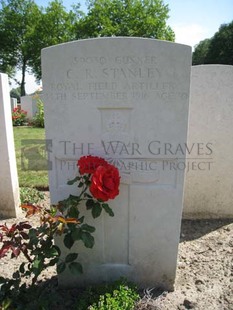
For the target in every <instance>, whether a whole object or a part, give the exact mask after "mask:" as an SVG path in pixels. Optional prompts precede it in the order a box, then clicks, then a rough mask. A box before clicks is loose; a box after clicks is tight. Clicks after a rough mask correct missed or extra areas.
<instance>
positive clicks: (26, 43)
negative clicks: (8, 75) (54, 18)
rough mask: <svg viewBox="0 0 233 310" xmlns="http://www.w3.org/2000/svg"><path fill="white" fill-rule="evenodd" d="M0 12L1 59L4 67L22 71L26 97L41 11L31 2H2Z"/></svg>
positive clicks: (22, 85)
mask: <svg viewBox="0 0 233 310" xmlns="http://www.w3.org/2000/svg"><path fill="white" fill-rule="evenodd" d="M1 4H2V10H1V11H0V38H1V42H3V45H2V47H1V57H2V63H3V64H4V67H5V68H6V67H8V68H15V67H17V69H19V70H21V72H22V80H21V84H20V85H21V95H25V72H26V68H27V65H28V62H29V59H30V58H31V53H32V51H33V48H34V47H33V42H32V38H33V36H34V30H35V25H36V24H37V23H38V22H39V20H40V10H39V8H38V6H37V5H36V4H35V3H34V2H33V1H31V0H8V1H7V2H5V1H2V2H1Z"/></svg>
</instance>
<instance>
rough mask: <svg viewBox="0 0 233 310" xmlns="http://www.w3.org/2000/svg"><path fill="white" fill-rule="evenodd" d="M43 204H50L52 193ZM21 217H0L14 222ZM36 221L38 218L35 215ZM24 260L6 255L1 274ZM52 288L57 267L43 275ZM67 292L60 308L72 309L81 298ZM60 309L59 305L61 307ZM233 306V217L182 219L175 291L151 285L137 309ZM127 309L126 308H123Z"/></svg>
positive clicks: (7, 273)
mask: <svg viewBox="0 0 233 310" xmlns="http://www.w3.org/2000/svg"><path fill="white" fill-rule="evenodd" d="M43 205H44V206H46V205H49V193H48V192H46V199H45V201H43ZM20 220H25V218H21V219H17V220H16V219H9V220H0V225H1V224H3V223H5V222H6V223H8V224H13V223H15V222H17V221H20ZM30 221H32V222H33V224H34V225H37V224H38V218H36V217H34V218H31V219H30ZM20 263H21V261H20V259H19V258H18V259H17V260H10V259H9V257H4V258H3V259H1V260H0V275H1V276H5V277H11V275H12V273H13V272H14V271H16V270H17V268H18V266H19V265H20ZM40 280H41V281H48V283H50V287H52V290H56V289H57V280H56V272H55V268H50V269H48V270H47V271H46V272H44V273H43V274H42V275H41V279H40ZM59 293H60V296H64V303H62V308H60V309H72V304H74V300H75V299H76V300H77V293H78V291H76V290H75V289H72V290H63V291H59ZM57 309H59V308H57ZM142 309H149V310H153V309H155V310H156V309H157V310H168V309H169V310H173V309H174V310H175V309H179V310H185V309H196V310H233V219H232V220H202V221H188V220H184V221H183V222H182V229H181V238H180V245H179V260H178V268H177V276H176V284H175V290H174V292H169V293H167V292H161V291H159V290H156V289H152V288H148V290H145V291H144V292H143V293H142V299H141V300H140V302H139V303H138V304H137V305H136V307H135V310H142ZM122 310H124V309H122Z"/></svg>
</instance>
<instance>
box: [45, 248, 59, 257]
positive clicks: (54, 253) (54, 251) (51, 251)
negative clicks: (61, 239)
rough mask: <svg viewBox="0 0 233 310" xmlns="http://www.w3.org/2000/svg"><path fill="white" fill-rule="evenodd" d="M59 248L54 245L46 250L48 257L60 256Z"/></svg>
mask: <svg viewBox="0 0 233 310" xmlns="http://www.w3.org/2000/svg"><path fill="white" fill-rule="evenodd" d="M59 255H60V254H59V250H58V248H57V247H56V246H52V247H51V248H50V249H48V250H47V251H46V257H55V256H59Z"/></svg>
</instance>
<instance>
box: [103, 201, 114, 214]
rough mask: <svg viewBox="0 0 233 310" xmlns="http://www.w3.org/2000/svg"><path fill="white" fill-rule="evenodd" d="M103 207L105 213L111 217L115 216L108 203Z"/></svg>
mask: <svg viewBox="0 0 233 310" xmlns="http://www.w3.org/2000/svg"><path fill="white" fill-rule="evenodd" d="M102 207H103V208H104V210H105V212H107V213H108V214H109V215H110V216H114V213H113V211H112V209H111V208H110V207H109V205H108V204H107V203H103V204H102Z"/></svg>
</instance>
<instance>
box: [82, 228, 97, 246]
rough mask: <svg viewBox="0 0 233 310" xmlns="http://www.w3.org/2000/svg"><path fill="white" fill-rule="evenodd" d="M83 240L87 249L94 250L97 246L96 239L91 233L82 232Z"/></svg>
mask: <svg viewBox="0 0 233 310" xmlns="http://www.w3.org/2000/svg"><path fill="white" fill-rule="evenodd" d="M81 239H82V241H83V243H84V245H85V247H86V248H90V249H91V248H93V246H94V244H95V239H94V237H93V236H92V235H91V234H90V233H89V232H84V231H83V232H82V236H81Z"/></svg>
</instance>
